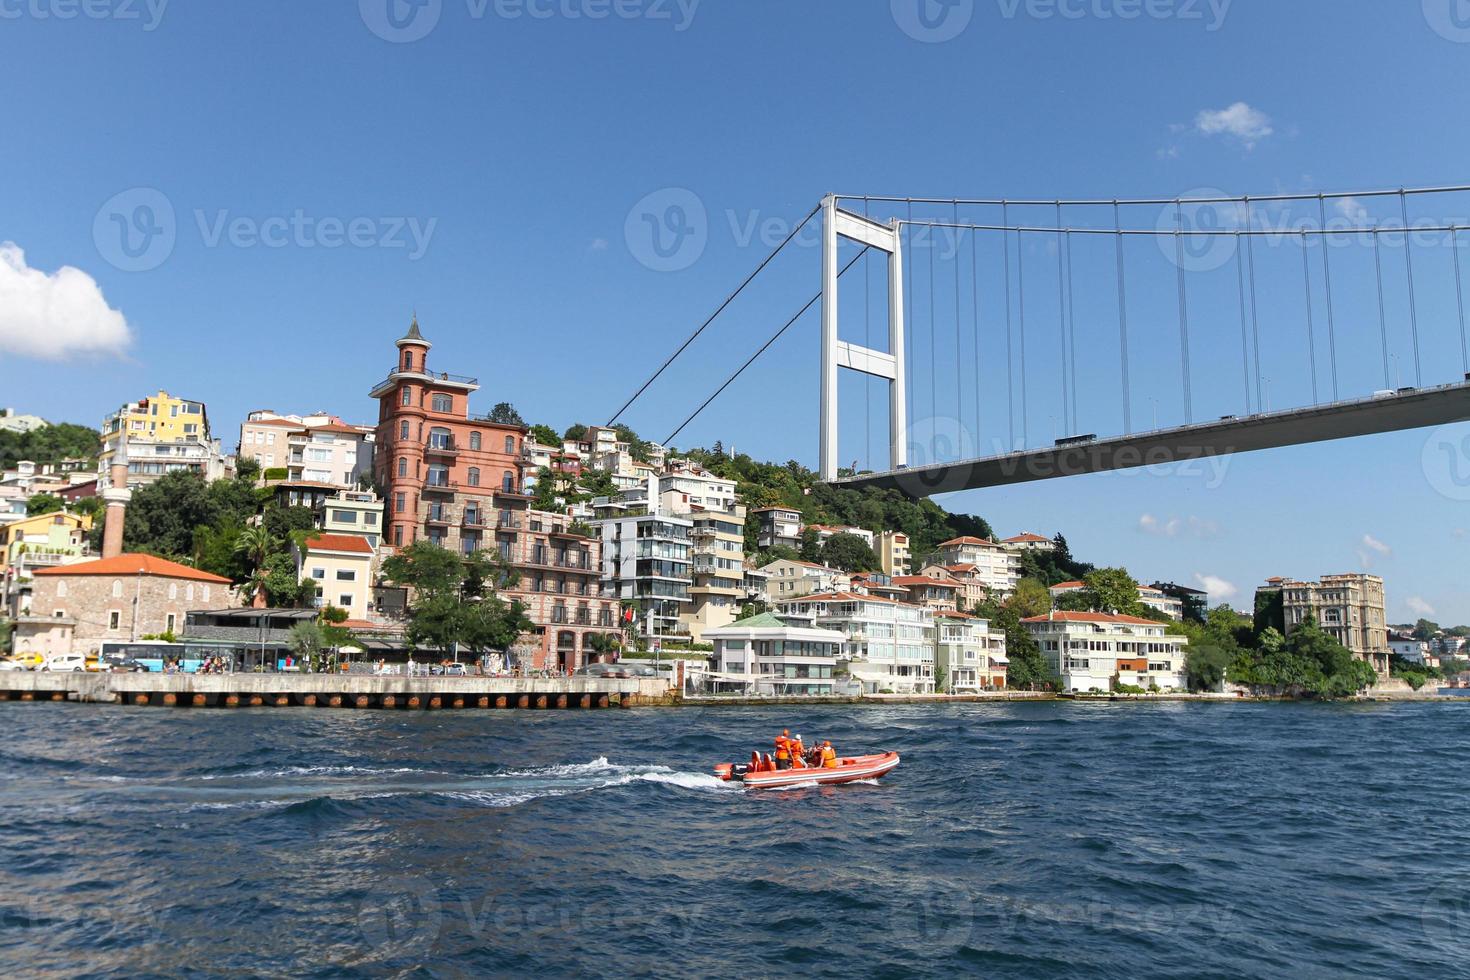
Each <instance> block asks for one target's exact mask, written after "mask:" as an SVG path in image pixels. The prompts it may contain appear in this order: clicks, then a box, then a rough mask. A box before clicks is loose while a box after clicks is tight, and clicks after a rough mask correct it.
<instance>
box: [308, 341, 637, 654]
mask: <svg viewBox="0 0 1470 980" xmlns="http://www.w3.org/2000/svg"><path fill="white" fill-rule="evenodd" d="M396 346H397V348H398V352H397V358H396V360H395V362H394V365H393V369H392V371H391V372H390V373H389V375H388V376H387V377H386V378H385V379H384V380H382V381H380V382H378V384H376V385H375V386H374V387H373V389H372V397H374V398H376V399H377V400H378V405H379V412H378V426H377V429H376V432H375V447H376V452H375V454H374V474H375V477H376V479H377V482H378V484H379V486H381V487H383V488H384V489H385V500H384V516H383V522H384V527H383V535H384V539H383V542H382V543H383V544H384V545H386V546H387V547H390V548H400V547H404V546H406V545H408V544H411V543H413V542H414V541H420V540H427V541H431V542H433V543H434V544H437V545H439V546H441V547H444V548H447V549H449V550H451V551H454V552H456V553H459V554H464V555H470V554H473V553H475V552H476V551H481V550H492V549H493V550H495V551H497V552H498V553H499V554H500V555H501V556H502V557H504V558H505V560H506V561H507V562H508V563H509V564H510V565H511V567H513V568H514V569H515V570H516V571H517V573H518V574H519V575H520V578H521V585H520V586H519V587H518V590H519V591H517V590H511V591H510V593H509V594H510V595H511V596H513V597H516V598H520V599H522V601H524V602H525V603H526V605H527V616H528V617H529V618H530V619H531V621H532V622H533V623H535V625H536V635H535V638H534V649H533V650H532V651H530V653H531V656H532V666H535V667H538V668H545V667H556V668H559V669H560V668H563V667H572V668H574V667H576V666H580V665H581V664H583V663H585V662H586V661H587V658H588V655H589V648H588V647H587V646H586V640H587V638H588V636H589V634H591V633H596V632H610V631H611V630H613V629H615V628H616V620H615V616H613V615H611V613H612V612H613V611H614V609H615V603H614V602H613V601H612V600H611V599H608V600H607V601H604V596H603V594H602V591H603V590H602V589H601V587H600V585H599V583H600V581H601V579H602V574H603V569H602V564H603V563H602V557H601V555H600V554H599V553H598V548H597V543H596V542H595V541H594V540H592V539H589V538H587V537H586V536H584V535H582V534H579V533H577V530H578V529H576V528H574V527H573V526H572V524H573V522H572V519H571V518H568V517H566V516H563V515H555V514H547V513H544V512H541V511H535V510H532V508H531V497H530V495H529V494H527V493H526V492H525V486H524V468H525V455H524V444H525V440H526V438H527V430H526V428H525V427H523V426H518V425H507V424H504V423H500V422H492V421H490V420H489V419H488V418H486V417H484V416H473V415H471V414H470V403H469V400H470V395H471V394H473V393H474V392H475V391H478V390H479V387H480V386H479V382H478V381H477V380H476V379H474V378H470V377H463V376H460V375H453V374H448V373H444V372H438V371H433V370H431V369H430V366H429V363H428V359H429V350H430V348H431V347H432V345H431V344H430V342H429V341H428V340H427V339H425V337H424V336H423V334H422V333H421V332H420V330H419V324H418V320H417V318H415V319H414V321H413V323H412V324H411V325H410V327H409V330H408V333H407V334H406V335H405V336H403V337H401V338H400V339H399V340H398V341H397V342H396ZM322 505H325V501H323V502H322ZM605 613H607V614H608V615H604V614H605ZM584 619H585V620H586V622H582V620H584ZM604 622H607V625H603V623H604Z"/></svg>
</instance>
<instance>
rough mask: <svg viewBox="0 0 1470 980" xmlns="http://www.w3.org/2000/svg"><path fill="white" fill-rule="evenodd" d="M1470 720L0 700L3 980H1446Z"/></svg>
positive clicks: (1392, 708)
mask: <svg viewBox="0 0 1470 980" xmlns="http://www.w3.org/2000/svg"><path fill="white" fill-rule="evenodd" d="M1464 712H1465V707H1464V706H1463V705H1425V704H1406V705H1315V704H1300V705H1292V704H1220V705H1200V704H1070V703H1054V704H1023V703H1017V704H997V705H953V706H945V707H927V706H892V707H886V706H885V707H861V708H851V707H845V708H836V707H821V708H809V709H808V708H790V709H743V708H711V709H685V710H635V711H621V712H620V711H601V712H597V711H590V712H584V711H568V712H530V711H500V712H495V711H461V712H448V711H443V712H432V713H429V712H413V713H410V712H404V711H398V712H387V711H353V710H341V709H338V710H332V709H315V710H307V709H277V710H272V709H255V710H238V711H224V710H204V709H198V710H189V709H161V708H130V707H96V706H81V705H53V704H5V705H0V732H3V733H4V743H3V746H4V748H3V760H4V764H3V767H0V975H5V976H24V977H54V976H68V977H70V976H130V977H132V976H176V975H182V974H191V975H192V974H198V973H206V974H218V975H225V974H229V975H261V976H323V977H356V976H414V977H420V976H422V977H463V976H480V975H511V974H520V975H524V974H530V973H535V974H540V975H544V976H567V975H577V976H627V975H641V976H709V977H726V976H749V977H754V976H773V975H784V974H800V975H803V976H831V977H851V976H875V977H910V976H921V977H922V976H954V975H956V974H958V973H965V974H977V975H983V976H994V977H1037V976H1049V977H1097V976H1104V977H1130V978H1139V977H1161V976H1171V977H1174V976H1191V977H1199V976H1204V977H1241V976H1260V977H1350V976H1361V977H1427V976H1465V975H1467V973H1470V967H1467V962H1470V959H1467V940H1466V933H1465V927H1466V925H1467V924H1470V864H1467V861H1466V859H1465V857H1464V851H1465V846H1466V845H1465V840H1466V836H1465V830H1466V828H1470V774H1467V772H1466V768H1465V766H1464V765H1463V762H1462V745H1463V742H1464V737H1463V733H1464V731H1465V729H1466V724H1467V722H1470V715H1466V714H1465V713H1464ZM783 726H786V727H790V728H792V730H793V731H794V732H795V731H799V732H801V733H802V734H803V735H805V736H806V737H807V739H808V741H810V740H811V739H813V738H819V737H820V738H830V739H832V740H833V742H834V744H835V745H836V746H837V747H838V749H839V750H840V751H845V752H857V751H862V750H878V749H897V750H899V751H900V752H902V753H903V757H904V761H903V764H902V765H901V766H900V767H899V768H898V769H897V770H896V771H895V772H894V773H893V774H892V775H891V776H889V777H886V778H885V779H883V780H882V781H881V783H873V784H859V785H853V786H845V787H824V788H815V787H809V788H804V789H795V790H787V791H782V792H770V791H766V792H755V791H747V790H744V789H740V788H737V787H732V786H729V785H727V784H722V783H719V782H718V781H716V780H715V779H714V778H713V777H711V776H709V775H707V773H708V769H709V766H710V765H711V764H712V763H715V762H718V761H724V760H732V759H743V758H744V757H745V756H746V755H747V754H748V752H749V750H750V748H752V747H754V746H757V745H761V746H764V745H767V744H769V741H770V739H771V737H772V736H773V735H774V734H775V732H776V731H778V730H779V729H780V728H781V727H783Z"/></svg>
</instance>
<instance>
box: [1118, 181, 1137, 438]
mask: <svg viewBox="0 0 1470 980" xmlns="http://www.w3.org/2000/svg"><path fill="white" fill-rule="evenodd" d="M1120 220H1121V219H1120V217H1119V213H1118V203H1117V202H1116V201H1114V202H1113V225H1114V227H1115V228H1116V230H1117V236H1118V237H1117V238H1115V239H1114V240H1113V246H1114V250H1115V251H1116V252H1117V256H1118V339H1119V345H1120V350H1121V351H1122V363H1123V433H1124V434H1125V435H1132V434H1133V395H1132V393H1131V392H1130V391H1129V390H1128V387H1129V386H1128V272H1127V267H1126V266H1125V265H1124V264H1123V227H1122V225H1121V224H1120V223H1119V222H1120Z"/></svg>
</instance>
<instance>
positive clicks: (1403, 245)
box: [609, 186, 1470, 496]
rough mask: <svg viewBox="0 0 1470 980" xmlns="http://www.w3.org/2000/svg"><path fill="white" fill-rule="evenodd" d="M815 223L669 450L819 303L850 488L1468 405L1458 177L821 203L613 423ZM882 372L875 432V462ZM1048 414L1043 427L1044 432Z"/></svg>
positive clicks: (1178, 449)
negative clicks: (808, 249)
mask: <svg viewBox="0 0 1470 980" xmlns="http://www.w3.org/2000/svg"><path fill="white" fill-rule="evenodd" d="M1456 210H1460V211H1462V216H1461V217H1455V216H1453V215H1454V212H1455V211H1456ZM1140 212H1142V213H1144V214H1146V215H1147V216H1148V217H1150V218H1152V221H1143V222H1140V221H1138V220H1137V216H1138V215H1139V214H1140ZM1125 217H1126V219H1127V220H1125ZM1043 219H1045V220H1043ZM813 222H820V225H821V264H820V273H819V278H820V282H819V289H818V290H817V291H816V293H815V294H814V295H812V296H811V298H810V299H808V300H807V301H806V302H805V304H804V305H801V306H800V307H799V308H798V309H797V310H796V312H795V314H794V315H792V316H791V317H790V318H788V319H785V320H784V321H782V322H780V323H779V324H778V325H775V326H776V329H775V331H774V333H773V334H772V335H771V336H770V338H769V339H768V340H766V342H765V343H764V344H762V345H761V346H760V347H758V348H757V349H755V350H754V351H753V352H752V353H751V355H750V357H749V358H748V359H747V360H745V361H744V363H742V364H741V365H740V366H739V367H738V368H737V369H735V370H734V371H733V372H732V373H731V374H730V375H729V377H728V378H726V380H725V381H724V382H723V383H722V384H720V385H719V386H718V387H716V388H715V390H714V391H713V392H712V393H711V394H710V395H709V397H708V398H706V399H705V400H704V401H703V402H702V403H700V404H699V405H698V406H697V407H695V408H694V410H693V412H692V413H691V414H689V415H688V416H687V417H686V418H685V419H684V421H683V422H682V424H680V425H679V426H678V427H677V428H676V429H674V431H673V432H672V433H671V434H670V436H669V438H668V439H667V440H665V442H666V443H672V442H673V440H674V439H675V438H676V437H677V436H678V435H679V434H680V433H681V432H683V431H684V430H685V429H686V428H687V427H688V426H689V425H690V424H691V423H692V422H694V421H695V419H697V418H699V417H700V416H701V415H702V414H703V413H704V412H705V411H706V410H707V409H708V408H709V407H710V406H711V405H712V404H714V402H715V401H716V400H717V399H719V398H720V396H721V395H722V394H724V393H725V392H726V391H727V390H728V389H729V388H730V386H731V385H732V384H734V383H735V382H736V380H737V379H739V378H740V377H741V376H742V375H743V374H744V373H745V372H746V371H748V370H749V369H751V367H752V366H753V365H755V364H756V363H757V362H758V361H759V359H760V358H761V357H762V356H763V355H765V354H766V353H767V352H768V351H769V350H770V349H771V348H772V347H773V346H774V345H775V344H776V343H777V342H778V341H780V340H781V339H782V338H783V337H784V336H786V335H787V334H788V333H789V332H790V331H792V329H793V327H795V326H796V325H797V324H798V323H800V322H802V321H803V319H804V318H806V315H807V314H808V313H810V312H812V311H813V310H817V311H818V313H819V316H818V319H819V326H818V329H819V332H820V339H821V343H820V350H821V355H820V367H819V378H818V383H817V384H816V385H815V386H814V389H815V393H816V395H817V397H816V402H817V405H816V408H817V418H818V437H817V443H818V450H819V452H818V459H819V464H818V473H819V475H820V477H821V478H822V479H823V480H824V481H826V482H829V483H834V484H839V485H844V486H852V487H868V486H871V487H887V488H893V489H898V490H901V491H903V492H905V493H908V494H910V495H913V496H928V495H931V494H937V493H948V492H954V491H959V490H966V489H975V488H982V487H994V486H1004V485H1009V484H1017V483H1025V482H1029V481H1036V480H1046V479H1055V478H1059V477H1065V476H1076V475H1082V474H1087V473H1097V472H1103V471H1108V470H1117V469H1126V468H1131V467H1139V466H1153V465H1159V464H1165V463H1172V462H1182V461H1188V460H1195V459H1200V458H1202V457H1208V456H1219V455H1226V454H1231V453H1241V452H1250V451H1255V450H1261V449H1271V448H1279V447H1285V446H1292V445H1300V444H1305V443H1312V442H1321V441H1327V440H1336V439H1346V438H1352V437H1356V436H1365V435H1372V434H1378V433H1385V432H1393V431H1401V430H1407V429H1416V428H1423V427H1430V426H1437V425H1443V424H1447V423H1451V422H1458V421H1464V420H1467V419H1470V345H1467V337H1466V314H1465V285H1466V284H1465V282H1464V272H1463V268H1462V265H1463V260H1462V255H1461V253H1462V237H1463V233H1464V232H1466V231H1467V230H1470V186H1445V187H1425V188H1415V189H1408V188H1400V189H1396V190H1371V191H1357V192H1338V193H1311V194H1308V193H1300V194H1273V195H1266V196H1259V197H1253V196H1230V195H1226V194H1223V193H1220V192H1203V193H1196V194H1192V195H1187V196H1181V197H1174V198H1144V199H1124V200H1111V199H1092V200H1051V201H1046V200H1006V199H964V198H919V197H894V196H873V195H867V196H852V195H831V196H828V197H827V198H825V199H824V200H823V201H822V202H821V204H820V205H819V206H817V207H816V208H814V209H812V211H811V212H809V213H808V214H807V215H806V217H805V218H804V219H803V220H802V221H801V222H799V223H798V224H797V225H796V226H795V227H794V228H793V230H792V231H791V233H790V235H788V236H787V237H786V239H785V240H784V241H782V242H781V243H780V244H779V245H778V246H776V247H775V249H774V250H772V251H771V252H770V253H769V254H768V255H766V256H765V258H764V259H763V260H762V261H761V262H760V264H759V265H758V266H757V267H756V268H755V270H754V271H752V272H751V273H750V274H749V275H748V276H747V277H746V278H745V279H744V280H743V281H742V282H741V283H740V284H739V285H738V286H737V287H736V289H735V290H734V291H733V292H732V293H730V294H729V295H728V296H727V297H725V299H724V300H723V301H722V302H721V303H720V304H718V305H717V306H716V307H715V310H714V312H713V313H712V314H711V315H710V316H709V317H707V318H706V319H705V320H704V321H703V322H702V323H700V324H699V325H698V326H697V327H696V328H695V329H694V331H693V332H692V333H691V334H690V335H689V336H688V337H687V338H686V339H685V340H684V341H683V343H682V344H681V345H680V346H679V347H678V348H676V349H675V350H674V352H673V353H672V354H671V355H670V356H669V357H668V358H667V359H666V360H665V361H664V362H663V363H662V364H661V366H660V367H659V368H658V370H656V371H655V372H654V373H653V375H652V376H651V377H650V378H648V380H647V381H645V382H644V383H643V384H642V386H641V387H639V388H638V389H637V391H636V392H634V394H633V395H632V397H631V398H629V399H628V401H627V402H626V403H624V405H623V406H622V407H621V408H620V409H619V410H618V412H616V413H615V414H614V415H613V417H612V419H611V421H610V422H609V424H612V423H613V422H616V421H617V420H618V419H619V418H620V417H621V416H622V415H623V413H625V412H626V411H627V410H628V409H629V407H630V406H631V405H633V404H634V403H635V402H636V401H637V400H638V399H639V398H641V397H643V396H644V395H645V394H646V393H647V392H648V391H649V389H650V387H651V386H652V385H653V384H654V383H655V382H656V381H657V380H658V379H659V378H660V376H662V375H663V374H664V372H666V371H667V370H668V369H669V368H670V367H671V366H672V365H673V364H674V363H675V361H677V360H678V359H679V358H680V357H683V356H685V355H686V353H687V352H688V351H689V349H690V348H691V346H692V345H693V344H694V343H695V342H696V341H697V340H698V339H699V338H700V337H701V336H702V335H704V334H705V332H706V331H708V330H709V329H711V327H712V326H713V325H714V324H716V322H717V321H718V320H719V319H720V318H721V317H722V316H724V315H726V314H727V312H728V311H729V310H730V308H731V306H732V304H733V303H735V301H736V300H737V299H738V298H739V297H740V296H742V294H744V293H745V292H746V291H747V290H749V289H751V288H752V284H753V283H755V282H756V281H757V280H758V279H760V278H761V276H762V274H763V273H766V272H767V270H768V269H769V268H771V266H772V264H773V263H774V262H775V261H776V260H777V258H778V257H779V256H780V255H781V254H782V253H783V252H784V251H786V250H787V249H789V248H790V247H791V246H792V243H793V242H794V241H796V240H797V237H798V236H799V235H800V234H801V233H802V231H803V229H804V228H806V227H807V226H808V225H809V224H811V223H813ZM1150 245H1152V246H1154V247H1150ZM875 260H876V262H875ZM860 263H861V265H862V269H861V276H860V277H859V276H855V275H853V276H850V275H849V274H850V273H853V272H854V270H855V269H857V268H858V267H859V264H860ZM875 264H876V265H878V266H879V269H878V274H877V276H876V277H875V276H874V274H873V273H874V269H873V266H874V265H875ZM858 278H860V279H861V282H856V281H855V280H856V279H858ZM875 286H876V287H877V288H876V292H877V294H878V296H877V298H878V302H877V303H875V302H874V294H875ZM875 310H876V316H875ZM859 320H860V321H861V324H862V330H861V333H862V342H858V339H857V333H858V331H857V329H856V323H857V321H859ZM875 325H876V327H877V330H876V336H877V338H878V341H877V342H875ZM849 336H850V337H851V339H846V338H848V337H849ZM885 338H886V339H885ZM1079 352H1080V354H1081V360H1080V361H1079ZM1028 359H1029V365H1028ZM844 372H846V373H847V374H850V375H856V376H858V378H859V379H860V385H861V388H860V391H861V397H862V406H861V407H862V419H863V427H862V434H863V439H860V440H859V439H857V436H856V433H855V432H854V431H853V428H854V427H853V426H851V425H849V428H848V432H847V440H846V444H847V445H848V446H850V445H851V444H853V443H854V441H856V442H859V443H860V444H863V445H865V447H866V449H867V453H868V457H869V463H868V465H867V466H862V465H860V463H859V461H856V460H855V461H854V462H853V464H852V466H850V467H846V468H844V467H842V466H841V465H840V460H841V459H842V458H843V456H842V449H843V448H844V438H843V437H844V430H843V427H842V421H843V412H842V410H843V408H844V407H845V406H846V405H847V404H848V402H850V401H851V398H850V397H848V398H844V396H843V394H842V392H843V391H844V390H847V391H848V393H849V395H851V393H852V391H853V389H852V388H851V386H850V385H849V387H848V388H847V389H844V388H843V380H842V379H843V378H844V377H845V375H844ZM1406 374H1407V377H1406V376H1405V375H1406ZM875 389H876V390H877V392H878V399H877V401H878V406H877V414H878V415H879V416H881V417H882V418H881V423H886V424H880V425H879V427H878V428H879V430H880V432H881V431H882V430H883V429H885V428H886V430H887V454H886V455H887V458H886V461H880V462H878V463H877V464H876V465H875V464H874V462H873V460H872V456H873V452H872V447H873V428H874V427H873V419H874V416H875V408H874V404H873V402H874V399H873V393H874V390H875ZM1144 403H1147V404H1148V405H1149V407H1150V408H1151V421H1150V423H1149V424H1147V425H1141V424H1138V423H1139V421H1140V420H1139V418H1138V417H1139V416H1140V415H1141V414H1142V409H1143V407H1144ZM1161 408H1162V409H1163V412H1164V416H1165V418H1164V421H1163V422H1161V421H1160V409H1161ZM1084 409H1085V411H1084ZM1039 412H1044V413H1045V415H1044V417H1045V418H1046V419H1047V420H1048V421H1049V422H1050V425H1051V434H1050V437H1049V438H1043V437H1042V436H1041V435H1040V434H1039V433H1037V432H1035V431H1034V426H1035V424H1036V422H1037V421H1038V413H1039ZM850 414H851V415H854V416H855V415H856V414H857V413H856V412H850ZM916 419H917V421H916Z"/></svg>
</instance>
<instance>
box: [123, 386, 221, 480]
mask: <svg viewBox="0 0 1470 980" xmlns="http://www.w3.org/2000/svg"><path fill="white" fill-rule="evenodd" d="M120 460H126V462H127V479H128V486H129V487H132V488H137V487H141V486H146V485H148V484H150V483H154V482H156V481H157V480H158V479H159V478H160V477H162V476H163V475H164V474H166V473H172V472H175V471H178V470H190V471H192V472H195V473H198V474H199V475H200V476H201V477H202V478H204V479H205V480H218V479H220V478H222V477H224V476H227V475H228V474H229V471H230V464H229V460H228V459H227V458H226V457H225V456H224V454H223V453H221V452H220V444H219V440H217V439H214V438H213V437H212V436H211V435H210V430H209V414H208V412H207V411H206V410H205V406H204V403H203V402H199V401H193V400H191V399H188V398H176V397H174V396H173V395H170V394H169V393H168V392H166V391H159V392H158V393H157V394H155V395H153V396H151V397H149V398H143V399H140V400H138V401H136V402H129V403H128V404H126V405H124V406H122V407H121V408H119V409H118V410H117V411H116V412H113V413H112V414H110V415H108V416H107V417H106V418H104V419H103V420H102V451H101V453H100V455H99V457H98V460H97V474H98V486H100V487H102V488H104V489H106V488H107V487H110V486H111V485H112V482H111V481H112V465H113V463H114V462H117V461H120Z"/></svg>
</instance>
